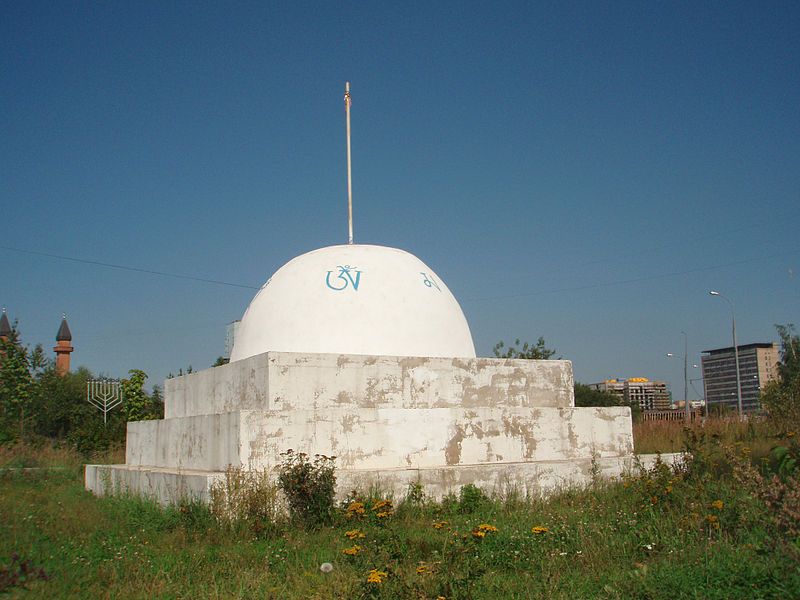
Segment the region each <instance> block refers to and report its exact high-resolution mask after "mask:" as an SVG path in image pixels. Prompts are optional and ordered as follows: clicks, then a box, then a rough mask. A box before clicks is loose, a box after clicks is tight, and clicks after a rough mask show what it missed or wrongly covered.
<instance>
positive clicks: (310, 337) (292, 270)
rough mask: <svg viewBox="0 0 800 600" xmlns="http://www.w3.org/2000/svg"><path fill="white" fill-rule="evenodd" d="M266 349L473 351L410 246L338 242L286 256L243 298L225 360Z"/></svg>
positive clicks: (453, 308)
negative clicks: (244, 306)
mask: <svg viewBox="0 0 800 600" xmlns="http://www.w3.org/2000/svg"><path fill="white" fill-rule="evenodd" d="M269 351H280V352H309V353H317V352H319V353H331V354H367V355H385V356H426V357H465V358H474V357H475V346H474V345H473V343H472V335H471V334H470V331H469V325H468V324H467V320H466V318H465V317H464V313H463V312H462V310H461V307H460V306H459V304H458V301H456V299H455V297H454V296H453V294H452V293H451V292H450V290H449V289H447V286H446V285H445V284H444V282H443V281H442V280H441V279H440V278H439V276H438V275H436V273H435V272H434V271H433V270H432V269H431V268H430V267H428V266H427V265H426V264H425V263H423V262H422V261H421V260H420V259H418V258H417V257H416V256H414V255H413V254H410V253H408V252H406V251H404V250H399V249H397V248H388V247H385V246H371V245H360V244H359V245H356V244H352V245H342V246H330V247H327V248H320V249H319V250H314V251H312V252H308V253H306V254H303V255H301V256H298V257H297V258H294V259H292V260H290V261H289V262H288V263H286V264H285V265H284V266H282V267H281V268H280V269H278V271H276V272H275V274H274V275H273V276H272V277H271V278H270V279H269V280H267V282H266V283H265V284H264V285H263V286H262V287H261V289H260V290H259V291H258V293H257V294H256V296H255V298H253V300H252V302H250V306H249V307H248V308H247V310H246V311H245V313H244V316H243V317H242V320H241V323H240V324H239V327H238V328H237V330H236V336H235V339H234V345H233V350H232V352H231V361H235V360H241V359H243V358H248V357H250V356H254V355H256V354H262V353H264V352H269Z"/></svg>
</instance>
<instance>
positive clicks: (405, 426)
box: [86, 352, 633, 502]
mask: <svg viewBox="0 0 800 600" xmlns="http://www.w3.org/2000/svg"><path fill="white" fill-rule="evenodd" d="M573 405H574V399H573V379H572V364H571V363H570V362H569V361H529V360H510V359H487V358H471V359H470V358H435V357H434V358H430V357H425V358H423V357H402V356H365V355H335V354H313V353H292V352H269V353H264V354H260V355H257V356H252V357H249V358H245V359H242V360H239V361H236V362H232V363H230V364H229V365H226V366H222V367H216V368H213V369H207V370H205V371H201V372H198V373H192V374H190V375H186V376H183V377H179V378H175V379H170V380H168V381H167V384H166V386H165V414H166V417H167V418H165V419H163V420H160V421H139V422H131V423H128V439H127V447H126V465H115V466H105V467H104V466H87V468H86V486H87V489H91V490H93V491H95V492H97V493H107V492H115V491H118V490H123V489H124V490H128V491H133V492H136V493H141V494H147V495H152V496H154V497H156V498H158V499H159V501H162V502H173V501H175V498H180V497H183V496H184V495H195V496H197V497H201V498H207V496H208V489H209V486H210V485H211V482H212V481H214V480H215V478H218V477H221V476H222V474H223V473H224V471H225V470H226V468H228V467H229V466H234V467H241V468H244V469H258V470H268V471H271V470H272V469H274V467H275V466H276V465H277V464H278V463H279V462H280V460H281V458H280V454H281V453H283V452H285V451H286V450H288V449H293V450H296V451H303V452H306V453H308V454H310V455H313V454H317V453H319V454H326V455H329V456H330V455H333V456H336V457H337V459H336V465H337V477H338V478H339V485H340V489H341V486H344V487H345V489H352V487H353V486H354V485H357V486H361V487H366V486H368V485H369V484H370V483H369V482H373V483H375V482H377V483H380V484H381V485H383V484H384V483H385V485H386V486H388V487H389V488H390V489H391V490H394V491H395V492H398V490H399V491H402V489H405V486H407V485H408V483H409V482H410V481H412V480H415V479H414V478H416V480H419V481H420V482H422V483H423V484H424V485H425V486H426V487H427V486H428V485H430V486H431V489H430V490H426V491H428V493H430V494H433V495H441V494H444V493H447V491H450V490H451V489H453V488H454V486H460V485H464V484H465V483H474V484H475V485H480V486H484V487H485V486H497V485H500V483H502V482H503V481H507V482H511V481H513V482H516V483H517V484H518V485H520V486H521V487H525V488H526V489H531V490H550V489H554V488H556V487H559V486H562V485H568V484H570V483H585V482H586V481H588V480H589V478H590V477H591V466H592V461H595V463H594V464H595V465H597V466H598V468H599V469H600V471H601V472H603V473H606V474H610V475H613V474H618V473H619V472H621V470H622V469H623V468H625V465H628V464H630V461H631V459H632V451H633V439H632V431H631V418H630V410H629V409H628V408H627V407H604V408H575V407H574V406H573ZM359 482H360V483H359ZM398 493H399V492H398Z"/></svg>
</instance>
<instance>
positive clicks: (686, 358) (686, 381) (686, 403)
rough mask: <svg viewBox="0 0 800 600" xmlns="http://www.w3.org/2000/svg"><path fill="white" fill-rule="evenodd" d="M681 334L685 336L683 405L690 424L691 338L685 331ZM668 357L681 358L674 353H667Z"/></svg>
mask: <svg viewBox="0 0 800 600" xmlns="http://www.w3.org/2000/svg"><path fill="white" fill-rule="evenodd" d="M681 333H682V334H683V405H684V407H685V408H686V422H687V423H689V422H690V421H691V420H692V415H691V413H690V412H689V375H688V374H687V369H688V366H689V365H688V361H689V336H688V335H686V332H685V331H681ZM667 356H668V357H670V358H673V357H674V358H681V357H680V356H678V355H676V354H673V353H672V352H667Z"/></svg>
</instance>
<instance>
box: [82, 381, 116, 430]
mask: <svg viewBox="0 0 800 600" xmlns="http://www.w3.org/2000/svg"><path fill="white" fill-rule="evenodd" d="M86 400H88V402H89V404H91V405H92V406H94V407H95V408H97V409H98V410H100V411H102V413H103V425H105V424H106V423H107V422H108V413H109V412H111V411H112V410H113V409H114V408H116V407H117V406H119V405H120V404H121V403H122V390H121V389H120V387H119V379H89V380H88V381H87V382H86Z"/></svg>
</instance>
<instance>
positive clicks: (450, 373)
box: [165, 352, 574, 419]
mask: <svg viewBox="0 0 800 600" xmlns="http://www.w3.org/2000/svg"><path fill="white" fill-rule="evenodd" d="M571 406H574V396H573V378H572V363H571V362H570V361H567V360H546V361H545V360H542V361H538V360H514V359H497V358H475V359H458V358H452V359H451V358H409V357H392V356H361V355H344V354H307V353H295V352H268V353H266V354H259V355H257V356H253V357H250V358H248V359H245V360H240V361H236V362H232V363H230V364H228V365H223V366H221V367H215V368H213V369H206V370H204V371H200V372H198V373H191V374H189V375H184V376H182V377H176V378H173V379H168V380H167V381H166V385H165V416H166V418H168V419H169V418H173V417H186V416H193V415H204V414H216V413H223V412H230V411H235V410H304V409H327V408H348V407H351V408H359V409H363V408H388V407H392V408H446V407H463V408H470V407H571Z"/></svg>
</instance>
